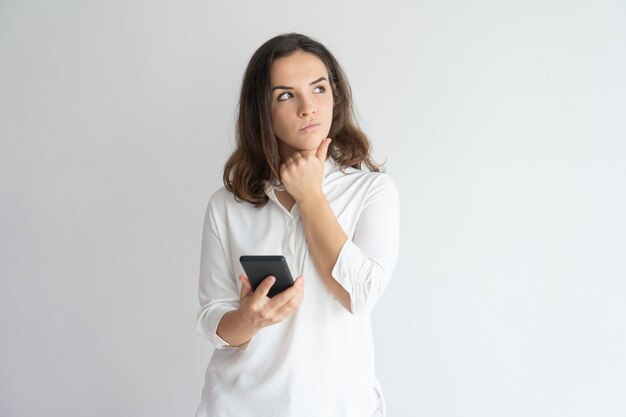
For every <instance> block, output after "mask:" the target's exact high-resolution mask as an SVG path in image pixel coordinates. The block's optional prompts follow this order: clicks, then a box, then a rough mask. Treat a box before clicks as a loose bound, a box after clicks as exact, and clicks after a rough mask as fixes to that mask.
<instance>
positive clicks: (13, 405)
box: [0, 0, 626, 417]
mask: <svg viewBox="0 0 626 417" xmlns="http://www.w3.org/2000/svg"><path fill="white" fill-rule="evenodd" d="M286 31H299V32H303V33H306V34H308V35H311V36H313V37H315V38H316V39H318V40H320V41H321V42H323V43H325V44H326V45H327V46H328V47H329V48H330V49H331V50H332V51H333V52H334V53H335V54H336V56H337V57H338V59H339V61H340V62H341V63H342V64H343V66H344V68H345V70H346V72H347V74H348V77H349V79H350V81H351V83H352V87H353V90H354V98H355V103H356V106H357V109H358V113H359V117H360V121H361V125H362V127H363V129H364V130H365V131H366V132H367V133H368V134H369V135H370V136H371V138H372V142H373V144H374V155H375V158H376V159H377V160H379V161H383V160H387V172H388V173H389V174H391V175H392V177H393V178H394V179H395V181H396V183H397V186H398V188H399V191H400V196H401V204H402V236H401V238H402V241H401V254H400V258H399V260H398V264H397V268H396V272H395V275H394V279H393V281H392V284H391V286H390V288H389V290H388V291H387V293H386V294H385V296H384V298H383V299H382V300H381V302H380V303H379V305H378V306H377V308H376V310H375V312H374V316H373V322H374V326H375V334H376V348H377V368H378V375H379V378H380V380H381V382H382V384H383V387H384V390H385V394H386V397H387V401H388V409H389V416H394V417H395V416H428V417H439V416H442V417H443V416H450V417H456V416H463V417H465V416H468V417H485V416H494V417H495V416H497V417H501V416H507V417H508V416H529V415H532V416H546V417H548V416H567V417H578V416H580V417H583V416H585V417H586V416H602V417H612V416H615V417H624V416H626V399H625V398H626V394H625V393H626V354H625V352H626V307H625V304H626V283H625V280H626V267H625V262H624V258H625V254H626V238H625V235H626V221H625V220H624V214H625V213H626V196H625V194H626V193H625V189H626V168H625V167H626V164H625V163H624V159H625V156H626V146H625V145H624V141H625V139H626V75H625V74H626V3H625V2H624V1H566V0H560V1H535V0H531V1H496V0H483V1H451V0H443V1H435V0H433V1H414V2H408V1H407V2H404V3H396V4H385V5H383V3H382V2H371V1H356V0H354V1H348V2H342V3H335V2H331V1H318V2H314V3H298V2H294V1H275V2H272V3H271V4H270V3H268V2H255V1H233V2H225V1H224V2H220V3H214V2H207V1H204V2H201V1H181V0H177V1H174V0H171V1H165V0H159V1H143V2H140V1H137V0H130V1H128V0H127V1H121V0H117V1H100V2H86V1H85V2H79V1H61V0H58V1H54V2H52V1H10V0H0V139H1V142H0V163H1V172H0V192H1V205H0V244H1V248H0V256H1V262H0V272H1V287H0V338H1V341H0V415H2V416H3V417H4V416H7V417H26V416H29V417H30V416H36V415H42V416H55V417H56V416H59V417H61V416H63V417H66V416H103V417H104V416H106V417H110V416H134V417H144V416H145V417H148V416H150V417H155V416H191V415H193V413H194V412H195V409H196V407H197V405H198V403H199V400H200V392H201V388H202V384H203V373H204V368H205V367H206V365H207V363H208V360H209V357H210V347H209V344H208V342H206V341H204V340H203V339H201V338H200V337H199V336H198V335H196V333H195V331H194V322H195V315H196V311H197V309H198V303H197V298H196V287H197V279H198V266H199V249H200V238H201V233H202V230H201V228H202V219H203V215H204V209H205V206H206V203H207V201H208V198H209V196H210V194H211V193H212V192H213V191H214V190H215V189H217V188H218V187H220V186H221V172H222V166H223V163H224V161H225V159H226V157H227V155H228V154H229V152H230V151H231V149H232V145H233V122H234V115H235V110H236V101H237V94H238V91H239V86H240V82H241V77H242V74H243V71H244V68H245V65H246V63H247V61H248V59H249V57H250V55H251V54H252V52H253V51H254V50H255V49H256V48H257V47H258V46H260V45H261V43H263V42H264V41H265V40H267V39H269V38H270V37H272V36H274V35H276V34H278V33H282V32H286Z"/></svg>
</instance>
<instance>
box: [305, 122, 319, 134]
mask: <svg viewBox="0 0 626 417" xmlns="http://www.w3.org/2000/svg"><path fill="white" fill-rule="evenodd" d="M320 125H321V123H312V124H310V125H308V126H305V127H303V128H302V129H300V131H302V132H312V131H314V130H316V129H317V128H318V127H319V126H320Z"/></svg>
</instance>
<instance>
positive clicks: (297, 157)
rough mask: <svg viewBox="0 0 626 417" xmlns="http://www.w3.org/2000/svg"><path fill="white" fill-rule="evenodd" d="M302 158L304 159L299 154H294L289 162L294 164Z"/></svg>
mask: <svg viewBox="0 0 626 417" xmlns="http://www.w3.org/2000/svg"><path fill="white" fill-rule="evenodd" d="M302 158H304V157H303V156H302V153H301V152H294V153H293V155H291V160H292V161H294V162H295V161H297V160H298V159H302Z"/></svg>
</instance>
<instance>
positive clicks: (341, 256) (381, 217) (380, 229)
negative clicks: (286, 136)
mask: <svg viewBox="0 0 626 417" xmlns="http://www.w3.org/2000/svg"><path fill="white" fill-rule="evenodd" d="M329 144H330V139H326V140H325V141H323V142H322V144H321V145H320V147H319V148H318V149H317V152H315V154H313V152H310V153H301V152H297V153H295V154H294V155H293V156H292V157H291V158H288V159H287V160H286V161H285V163H284V164H283V166H282V167H281V180H282V182H283V184H284V185H285V188H286V190H287V192H289V193H290V194H291V195H292V197H293V198H294V200H295V201H296V202H297V203H298V205H299V207H300V213H301V215H302V222H303V225H304V232H305V235H306V240H307V244H308V246H309V250H310V252H311V256H312V258H313V262H314V264H315V266H316V268H317V270H318V273H319V274H320V276H321V277H322V279H323V281H324V283H325V284H326V286H327V288H328V289H329V290H330V291H331V293H332V294H333V295H334V296H335V298H337V300H339V302H340V303H341V304H342V305H343V307H344V308H345V309H346V310H347V311H349V312H351V313H353V314H360V313H363V312H367V311H369V310H370V309H371V307H372V306H373V305H374V304H375V303H376V301H377V300H378V298H379V297H380V295H381V294H382V292H383V291H384V289H385V288H386V286H387V283H388V281H389V278H390V276H391V272H392V270H393V266H394V264H395V260H396V257H397V252H398V235H399V233H398V198H397V193H396V190H395V187H394V186H393V183H392V182H391V180H390V179H389V178H388V177H379V178H377V181H376V182H375V183H374V184H373V186H372V190H371V192H370V193H369V195H368V198H367V200H366V201H365V207H364V208H363V210H362V212H361V213H360V217H359V219H358V221H357V224H356V229H355V234H354V237H353V239H352V240H349V239H348V236H347V235H346V234H345V232H344V231H343V229H342V228H341V225H340V224H339V222H338V221H337V218H336V217H335V214H334V213H333V211H332V209H331V207H330V204H329V202H328V200H327V199H326V196H325V195H324V193H323V191H322V178H323V172H324V164H325V160H326V152H327V150H328V145H329ZM379 179H380V181H379Z"/></svg>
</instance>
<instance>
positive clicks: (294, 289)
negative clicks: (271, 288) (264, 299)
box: [268, 276, 304, 310]
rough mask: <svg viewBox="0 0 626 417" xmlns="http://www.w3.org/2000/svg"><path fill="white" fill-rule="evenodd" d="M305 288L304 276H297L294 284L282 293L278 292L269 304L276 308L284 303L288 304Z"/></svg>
mask: <svg viewBox="0 0 626 417" xmlns="http://www.w3.org/2000/svg"><path fill="white" fill-rule="evenodd" d="M303 290H304V279H303V278H302V276H299V277H298V278H296V280H295V282H294V283H293V285H292V286H291V287H289V288H287V289H286V290H285V291H283V292H281V293H280V294H276V295H275V296H274V297H272V299H271V300H270V301H269V303H268V306H269V307H270V308H271V309H273V310H275V309H279V308H281V307H282V306H283V305H285V304H287V303H288V302H289V301H290V300H291V299H292V298H294V297H297V296H298V295H299V294H301V293H302V292H303Z"/></svg>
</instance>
